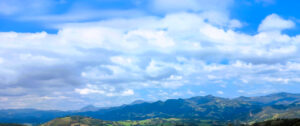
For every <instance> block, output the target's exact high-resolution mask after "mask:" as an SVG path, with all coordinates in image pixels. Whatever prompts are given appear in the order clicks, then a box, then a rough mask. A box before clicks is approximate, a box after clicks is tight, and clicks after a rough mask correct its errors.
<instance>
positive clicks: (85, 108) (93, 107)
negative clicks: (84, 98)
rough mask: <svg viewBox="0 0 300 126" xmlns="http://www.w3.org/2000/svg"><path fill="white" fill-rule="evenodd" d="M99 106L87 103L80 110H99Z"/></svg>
mask: <svg viewBox="0 0 300 126" xmlns="http://www.w3.org/2000/svg"><path fill="white" fill-rule="evenodd" d="M99 109H100V108H98V107H96V106H94V105H87V106H85V107H83V108H81V109H80V111H81V112H87V111H97V110H99Z"/></svg>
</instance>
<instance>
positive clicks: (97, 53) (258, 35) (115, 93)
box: [0, 0, 300, 110]
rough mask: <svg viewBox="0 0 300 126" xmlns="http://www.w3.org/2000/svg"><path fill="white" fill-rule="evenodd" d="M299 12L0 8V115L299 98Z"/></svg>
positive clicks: (56, 4)
mask: <svg viewBox="0 0 300 126" xmlns="http://www.w3.org/2000/svg"><path fill="white" fill-rule="evenodd" d="M299 4H300V1H296V0H209V1H208V0H1V1H0V87H1V88H0V109H19V108H35V109H43V110H49V109H51V110H54V109H55V110H76V109H80V108H81V107H83V106H86V105H90V104H92V105H95V106H98V107H110V106H118V105H122V104H129V103H131V102H133V101H135V100H145V101H157V100H166V99H174V98H189V97H194V96H205V95H214V96H218V97H226V98H235V97H239V96H260V95H266V94H270V93H275V92H291V93H300V90H299V89H300V85H299V83H300V55H299V52H300V28H299V23H300V13H299V11H300V10H299Z"/></svg>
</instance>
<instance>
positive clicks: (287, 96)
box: [235, 92, 300, 105]
mask: <svg viewBox="0 0 300 126" xmlns="http://www.w3.org/2000/svg"><path fill="white" fill-rule="evenodd" d="M235 100H238V101H243V102H244V101H246V102H250V103H254V104H261V105H289V104H294V103H300V95H299V94H292V93H285V92H281V93H275V94H270V95H266V96H259V97H239V98H236V99H235Z"/></svg>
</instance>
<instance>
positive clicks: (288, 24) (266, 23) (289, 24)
mask: <svg viewBox="0 0 300 126" xmlns="http://www.w3.org/2000/svg"><path fill="white" fill-rule="evenodd" d="M293 27H295V23H294V22H293V21H291V20H285V19H283V18H281V17H280V16H278V15H277V14H271V15H269V16H267V17H266V18H265V19H264V20H263V21H262V22H261V24H260V25H259V28H258V31H259V32H264V31H281V30H285V29H290V28H293Z"/></svg>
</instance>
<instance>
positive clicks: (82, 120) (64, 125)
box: [41, 116, 225, 126]
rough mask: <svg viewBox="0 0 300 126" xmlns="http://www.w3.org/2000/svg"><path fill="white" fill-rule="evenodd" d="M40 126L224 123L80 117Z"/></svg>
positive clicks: (199, 125) (200, 125)
mask: <svg viewBox="0 0 300 126" xmlns="http://www.w3.org/2000/svg"><path fill="white" fill-rule="evenodd" d="M41 126H225V123H222V122H219V121H211V120H199V119H177V118H169V119H161V118H155V119H146V120H136V121H132V120H125V121H103V120H99V119H93V118H89V117H82V116H69V117H63V118H56V119H54V120H52V121H49V122H47V123H45V124H42V125H41Z"/></svg>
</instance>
